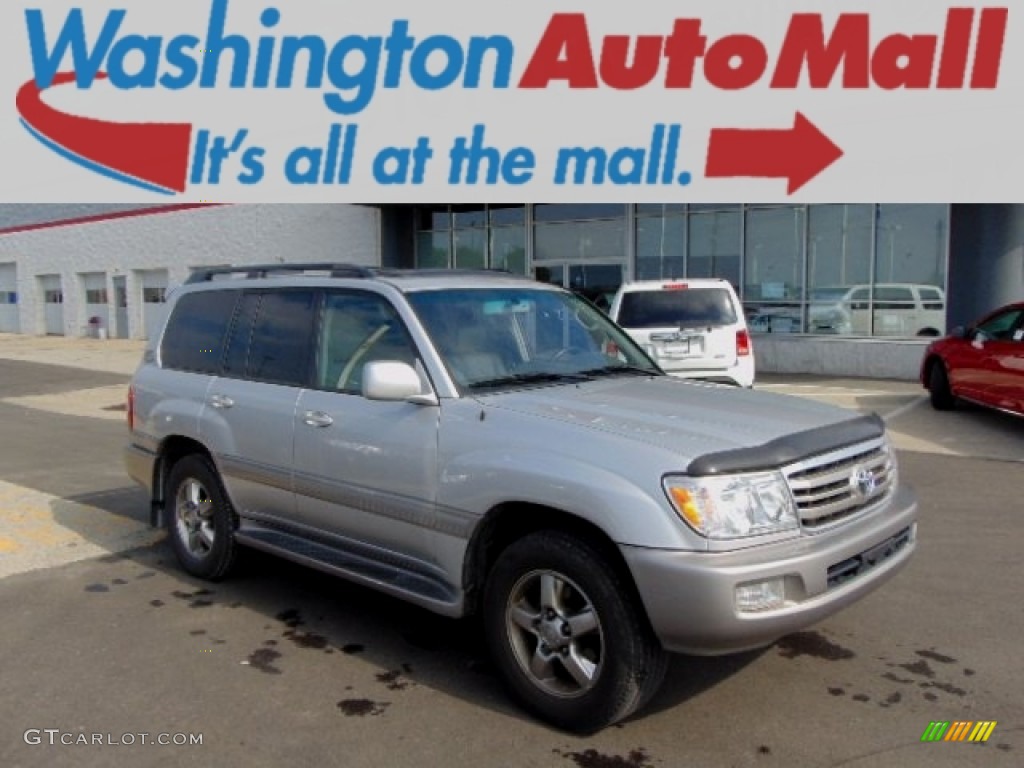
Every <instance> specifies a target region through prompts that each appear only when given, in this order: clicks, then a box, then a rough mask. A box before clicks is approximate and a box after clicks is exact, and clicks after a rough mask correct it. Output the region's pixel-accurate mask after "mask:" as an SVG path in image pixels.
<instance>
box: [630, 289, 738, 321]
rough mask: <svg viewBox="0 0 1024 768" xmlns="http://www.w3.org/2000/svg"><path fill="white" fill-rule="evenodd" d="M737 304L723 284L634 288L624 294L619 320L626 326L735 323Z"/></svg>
mask: <svg viewBox="0 0 1024 768" xmlns="http://www.w3.org/2000/svg"><path fill="white" fill-rule="evenodd" d="M736 322H737V316H736V307H735V306H734V305H733V301H732V297H731V296H730V294H729V292H728V291H726V290H723V289H721V288H691V289H686V290H674V291H630V292H628V293H624V294H623V295H622V304H621V306H620V307H619V317H618V323H619V325H621V326H622V327H623V328H666V327H669V328H671V327H693V326H722V325H733V324H735V323H736Z"/></svg>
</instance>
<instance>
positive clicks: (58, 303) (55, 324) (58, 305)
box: [39, 275, 64, 336]
mask: <svg viewBox="0 0 1024 768" xmlns="http://www.w3.org/2000/svg"><path fill="white" fill-rule="evenodd" d="M39 286H40V288H41V289H42V293H43V328H44V329H45V331H46V334H47V335H49V336H63V335H64V290H63V288H61V284H60V275H46V276H44V277H40V278H39Z"/></svg>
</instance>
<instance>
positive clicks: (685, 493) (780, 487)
mask: <svg viewBox="0 0 1024 768" xmlns="http://www.w3.org/2000/svg"><path fill="white" fill-rule="evenodd" d="M664 485H665V492H666V493H667V494H668V498H669V500H670V501H671V502H672V506H673V507H674V508H675V510H676V512H677V513H678V514H679V516H680V517H681V518H683V520H685V521H686V523H687V524H688V525H689V526H690V527H691V528H693V530H695V531H696V532H697V533H699V534H700V535H701V536H704V537H706V538H709V539H741V538H745V537H747V536H762V535H764V534H769V533H780V532H782V531H790V530H796V529H797V528H798V527H799V522H798V519H797V511H796V505H795V504H794V503H793V497H792V496H791V495H790V493H789V487H788V486H787V485H786V480H785V478H783V476H782V474H781V473H779V472H759V473H757V474H750V475H727V476H723V477H666V478H665V481H664Z"/></svg>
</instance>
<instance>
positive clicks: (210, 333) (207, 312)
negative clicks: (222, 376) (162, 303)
mask: <svg viewBox="0 0 1024 768" xmlns="http://www.w3.org/2000/svg"><path fill="white" fill-rule="evenodd" d="M237 295H238V294H237V292H236V291H202V292H200V293H189V294H186V295H184V296H182V297H181V299H180V300H179V301H178V302H177V303H176V304H175V305H174V311H173V313H172V314H171V317H170V319H169V320H168V321H167V329H166V330H165V331H164V336H163V342H162V347H161V349H160V360H161V362H162V364H163V366H164V368H171V369H173V370H177V371H189V372H192V373H206V374H216V373H217V372H218V370H219V368H220V361H221V358H222V356H223V354H224V343H225V338H226V336H227V331H228V325H229V323H230V321H231V315H232V313H233V312H234V309H235V300H236V298H237Z"/></svg>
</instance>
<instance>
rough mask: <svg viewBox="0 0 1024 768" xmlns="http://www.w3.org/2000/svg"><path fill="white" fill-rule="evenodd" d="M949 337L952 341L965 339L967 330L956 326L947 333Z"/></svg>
mask: <svg viewBox="0 0 1024 768" xmlns="http://www.w3.org/2000/svg"><path fill="white" fill-rule="evenodd" d="M949 335H950V336H951V337H952V338H954V339H966V338H967V329H966V328H964V327H963V326H962V325H958V326H957V327H956V328H954V329H953V330H952V331H950V332H949Z"/></svg>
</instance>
